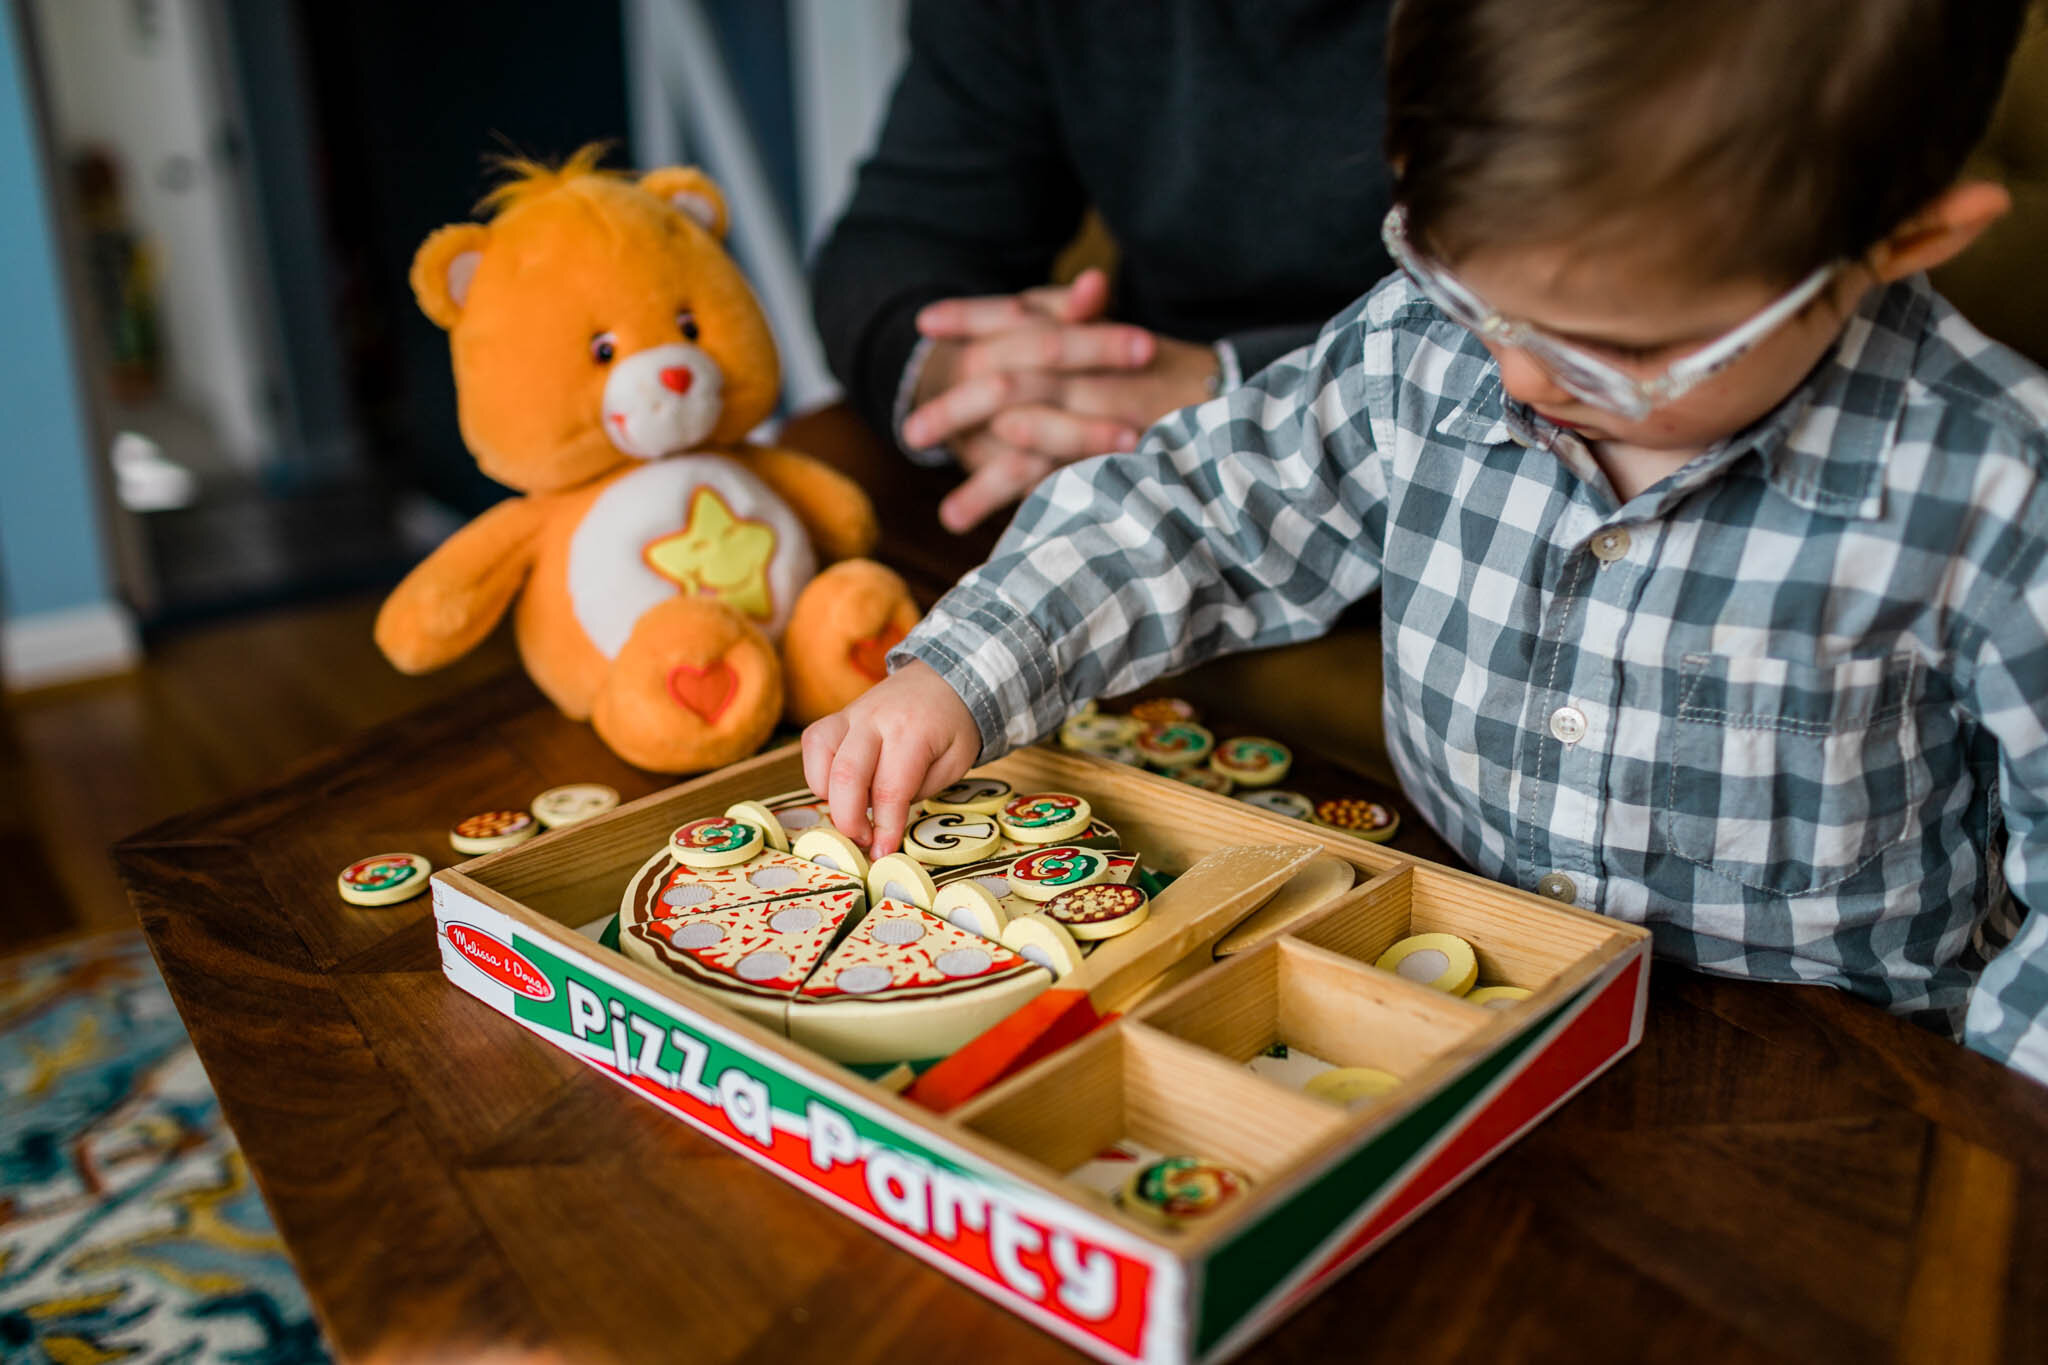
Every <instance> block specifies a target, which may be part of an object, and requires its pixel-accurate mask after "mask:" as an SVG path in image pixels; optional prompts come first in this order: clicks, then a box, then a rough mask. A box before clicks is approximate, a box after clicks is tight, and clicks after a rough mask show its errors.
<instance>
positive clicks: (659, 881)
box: [619, 850, 867, 1033]
mask: <svg viewBox="0 0 2048 1365" xmlns="http://www.w3.org/2000/svg"><path fill="white" fill-rule="evenodd" d="M866 905H867V891H866V888H864V887H863V886H862V885H861V883H860V881H859V879H857V878H854V877H849V876H847V875H846V874H845V873H841V872H834V871H832V870H830V869H828V868H824V867H820V866H818V865H817V864H816V863H813V862H808V861H806V860H804V859H802V858H798V857H794V856H792V855H790V854H787V853H778V852H775V851H773V850H768V851H765V852H763V853H761V854H759V855H758V856H756V857H755V858H753V859H752V860H751V861H749V862H745V863H741V864H739V865H738V866H735V867H718V868H695V867H685V866H683V865H682V864H680V863H678V862H676V861H675V859H674V858H673V857H672V856H671V855H670V854H669V853H668V852H667V850H663V851H662V852H661V853H658V854H656V855H655V856H654V857H652V858H649V859H648V860H647V861H646V862H645V863H643V864H642V865H641V867H640V870H639V871H638V872H636V873H635V874H634V876H633V879H632V881H631V882H629V883H628V884H627V886H626V892H625V895H624V896H622V897H621V898H620V902H619V948H620V950H621V951H622V952H624V953H625V954H626V955H627V956H628V957H631V958H633V959H635V960H636V961H640V962H644V963H646V964H647V965H648V966H650V967H655V968H659V969H661V970H662V971H665V972H668V973H670V974H672V975H674V976H675V977H677V978H678V979H680V980H682V981H683V982H685V983H686V984H688V985H690V986H693V987H696V988H697V989H699V990H702V991H704V992H706V993H707V994H710V995H711V996H713V997H714V998H715V999H716V1000H717V1001H718V1002H719V1003H721V1004H724V1005H726V1006H728V1007H730V1008H732V1009H734V1010H737V1011H738V1012H739V1013H741V1014H744V1015H746V1016H747V1017H748V1018H750V1019H753V1020H754V1021H756V1022H757V1023H761V1024H765V1025H766V1026H768V1027H770V1028H772V1029H774V1030H775V1031H776V1032H778V1033H781V1032H784V1031H785V1030H784V1025H783V1010H784V1006H785V1005H786V1003H787V1001H788V998H789V995H790V993H791V992H793V991H794V990H796V988H797V987H798V986H800V985H802V984H803V981H804V978H805V976H807V975H808V974H809V973H810V970H811V969H812V968H813V967H815V966H816V965H817V964H818V961H819V960H820V959H821V958H822V957H823V956H824V955H825V953H826V952H828V951H830V949H831V946H832V944H833V943H834V942H836V941H837V936H838V934H839V933H840V932H841V931H842V930H843V929H844V928H845V926H846V925H847V924H849V923H851V922H852V921H853V920H854V919H857V918H858V917H859V915H860V913H861V911H862V910H863V909H864V908H865V907H866Z"/></svg>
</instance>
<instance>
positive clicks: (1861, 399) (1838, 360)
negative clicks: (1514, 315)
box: [1436, 275, 1933, 520]
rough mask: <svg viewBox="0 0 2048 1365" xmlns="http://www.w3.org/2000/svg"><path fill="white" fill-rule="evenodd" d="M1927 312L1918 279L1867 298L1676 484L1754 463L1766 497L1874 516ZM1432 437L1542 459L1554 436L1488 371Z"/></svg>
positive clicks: (1551, 427) (1929, 303)
mask: <svg viewBox="0 0 2048 1365" xmlns="http://www.w3.org/2000/svg"><path fill="white" fill-rule="evenodd" d="M1932 308H1933V288H1932V286H1931V285H1929V284H1928V283H1927V279H1926V277H1925V276H1924V275H1915V276H1913V277H1911V278H1909V279H1905V280H1900V281H1898V282H1896V283H1894V284H1891V285H1888V286H1886V287H1885V288H1882V289H1873V290H1871V291H1870V292H1869V293H1868V294H1866V295H1865V296H1864V299H1863V301H1862V303H1861V304H1859V305H1858V306H1857V309H1856V311H1855V313H1854V314H1852V315H1851V316H1850V318H1849V320H1848V322H1847V323H1846V324H1844V325H1843V328H1842V334H1841V336H1839V337H1837V338H1836V339H1835V344H1834V345H1833V346H1832V347H1830V348H1829V350H1828V352H1827V354H1826V355H1825V356H1823V357H1822V359H1821V361H1820V363H1819V364H1818V365H1816V366H1815V367H1814V372H1813V373H1812V374H1811V375H1809V376H1808V377H1807V379H1806V382H1805V383H1803V384H1801V385H1800V386H1799V387H1798V388H1797V389H1795V390H1794V391H1793V392H1792V393H1791V395H1790V396H1788V397H1787V398H1786V399H1785V401H1784V402H1782V403H1780V404H1779V405H1778V406H1777V407H1776V408H1774V409H1772V410H1771V411H1770V412H1769V413H1768V414H1766V415H1765V416H1764V417H1762V418H1761V419H1759V420H1758V421H1757V422H1755V423H1754V424H1752V425H1751V426H1749V427H1748V428H1747V429H1745V430H1743V431H1740V432H1737V433H1736V434H1735V435H1733V436H1731V437H1729V438H1728V439H1727V440H1725V441H1722V442H1721V443H1720V444H1719V445H1717V446H1714V447H1711V448H1710V449H1708V450H1705V451H1702V452H1701V453H1700V455H1699V456H1698V457H1697V458H1695V459H1694V460H1692V461H1691V462H1690V463H1688V464H1687V465H1686V467H1685V469H1684V470H1683V471H1681V473H1682V474H1683V475H1684V476H1685V478H1684V482H1686V483H1687V484H1693V483H1696V482H1697V481H1698V480H1699V479H1703V478H1706V477H1710V476H1711V475H1712V474H1714V473H1715V472H1718V471H1720V470H1722V469H1725V468H1727V467H1728V466H1729V465H1732V464H1733V463H1735V461H1736V460H1737V459H1739V458H1740V457H1741V456H1743V455H1745V454H1749V453H1754V454H1755V455H1756V456H1757V458H1758V459H1759V460H1760V461H1761V462H1762V464H1763V468H1764V473H1765V477H1766V479H1767V480H1768V481H1769V482H1770V485H1771V487H1772V488H1773V489H1775V490H1776V491H1777V492H1778V493H1779V495H1781V496H1782V497H1784V498H1786V499H1787V500H1789V501H1791V502H1793V503H1795V504H1797V505H1798V506H1801V507H1804V508H1806V509H1808V510H1809V511H1815V512H1822V513H1825V514H1828V515H1831V516H1845V517H1857V518H1860V519H1864V520H1870V519H1874V518H1877V517H1880V516H1882V515H1883V514H1884V472H1885V461H1886V458H1887V456H1888V455H1889V453H1890V451H1891V449H1892V446H1893V444H1894V441H1895V438H1896V436H1897V431H1898V425H1899V421H1900V418H1901V417H1902V416H1903V415H1904V413H1905V406H1906V393H1907V388H1908V381H1909V379H1910V378H1911V375H1912V371H1913V363H1914V360H1915V358H1916V357H1917V355H1918V352H1919V345H1920V334H1921V331H1922V329H1923V328H1924V327H1925V326H1926V324H1927V318H1928V314H1929V313H1930V312H1931V311H1932ZM1473 344H1474V345H1477V344H1478V343H1477V341H1476V339H1475V340H1474V342H1473ZM1436 429H1437V431H1438V433H1439V434H1441V435H1444V436H1448V437H1451V438H1453V439H1456V440H1464V441H1470V442H1473V443H1475V444H1479V445H1499V444H1502V443H1504V442H1507V441H1510V440H1513V441H1516V442H1518V443H1520V444H1522V445H1525V446H1531V447H1534V448H1536V449H1539V450H1551V451H1556V450H1558V448H1559V444H1560V443H1559V442H1558V441H1557V439H1556V438H1557V437H1558V435H1559V434H1560V433H1561V431H1562V428H1559V427H1558V426H1556V425H1555V424H1553V423H1551V422H1548V421H1546V420H1544V419H1543V418H1542V417H1540V416H1538V415H1537V414H1536V413H1535V412H1534V411H1532V410H1531V409H1530V408H1529V407H1528V406H1527V405H1526V404H1523V403H1518V402H1515V401H1514V400H1513V399H1510V398H1509V397H1508V396H1507V394H1506V391H1505V390H1503V389H1502V387H1501V383H1500V370H1499V368H1498V367H1497V366H1496V367H1491V368H1490V369H1489V370H1488V373H1487V376H1486V378H1485V379H1484V380H1483V381H1482V382H1481V383H1480V385H1479V386H1478V388H1477V389H1475V390H1474V391H1473V393H1472V396H1471V397H1470V398H1468V399H1466V400H1465V402H1463V403H1462V404H1460V405H1459V406H1457V407H1456V408H1453V409H1452V410H1451V411H1450V413H1449V414H1447V415H1446V416H1445V417H1444V418H1443V420H1442V421H1440V422H1438V423H1437V426H1436Z"/></svg>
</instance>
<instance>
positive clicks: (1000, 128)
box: [812, 0, 1391, 529]
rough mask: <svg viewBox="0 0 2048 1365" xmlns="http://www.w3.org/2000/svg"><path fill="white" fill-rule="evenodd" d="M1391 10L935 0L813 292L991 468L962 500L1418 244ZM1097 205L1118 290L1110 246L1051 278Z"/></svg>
mask: <svg viewBox="0 0 2048 1365" xmlns="http://www.w3.org/2000/svg"><path fill="white" fill-rule="evenodd" d="M1387 10H1388V4H1387V2H1386V0H1114V2H1113V3H1099V2H1098V3H1087V2H1086V0H1066V2H1065V3H1062V2H1061V0H912V3H911V6H910V30H909V32H910V57H909V62H908V64H907V65H906V67H905V69H904V72H903V76H902V79H901V81H900V83H899V84H898V86H897V88H896V92H895V95H894V97H893V99H892V102H891V104H890V107H889V113H888V118H887V120H886V122H885V124H884V126H883V129H882V134H881V139H880V142H879V144H878V145H877V147H876V149H875V152H874V154H873V156H872V157H871V158H870V159H869V160H868V161H867V162H866V163H865V164H864V165H863V166H862V168H861V171H860V176H859V180H858V183H857V185H856V187H855V191H854V194H853V198H852V201H851V203H850V204H849V206H848V208H847V210H846V212H845V214H844V215H843V216H842V217H841V219H840V220H839V222H838V223H837V224H836V225H835V227H834V228H833V231H832V233H831V235H830V237H829V238H828V239H827V240H826V242H825V243H824V245H823V246H822V247H821V248H820V250H819V253H818V256H817V259H816V261H815V263H814V265H813V272H812V293H813V302H814V306H815V309H816V313H817V320H818V327H819V331H820V333H821V334H822V336H823V338H824V342H825V349H826V353H827V355H828V357H829V358H830V361H831V364H832V368H833V371H834V373H836V374H837V375H838V377H839V380H840V382H841V383H843V384H844V385H845V386H846V388H847V391H848V393H849V395H850V396H851V398H852V400H853V402H854V403H855V404H856V405H857V406H858V408H859V409H860V411H861V412H862V413H863V414H864V415H865V416H866V418H867V419H868V421H869V422H870V423H872V424H873V425H874V426H875V428H876V429H877V430H878V431H881V432H884V433H887V434H888V435H889V436H890V437H892V438H894V439H900V440H901V441H902V442H903V443H904V445H905V446H906V448H907V449H909V450H911V451H912V452H913V454H914V455H915V454H918V453H920V452H925V453H927V454H928V453H929V451H930V450H931V449H932V448H938V447H943V451H942V452H941V453H940V454H939V455H938V458H941V459H942V458H945V452H950V454H951V456H952V457H953V458H956V459H957V460H958V461H959V462H960V464H961V465H962V466H963V467H964V468H966V469H967V470H968V471H969V472H970V477H969V479H968V480H967V482H966V483H964V484H963V485H962V487H961V488H960V489H958V490H956V491H955V493H954V494H953V495H952V497H951V498H949V499H948V501H947V503H946V505H945V507H944V508H943V509H942V516H943V517H944V519H945V520H946V522H947V524H948V525H949V526H952V527H953V528H954V529H962V528H964V527H966V526H969V525H972V524H973V523H974V522H976V521H978V520H980V519H981V517H983V516H985V515H986V514H987V513H989V512H991V511H993V510H995V509H996V508H998V507H1001V506H1003V505H1005V504H1007V503H1008V502H1010V501H1013V500H1015V499H1016V498H1017V497H1020V496H1022V494H1023V493H1025V492H1027V491H1029V489H1030V488H1031V486H1032V485H1034V484H1035V483H1036V482H1037V481H1038V479H1039V478H1042V477H1043V476H1044V475H1045V474H1046V473H1049V472H1050V471H1051V470H1052V469H1053V468H1054V467H1055V466H1056V465H1058V464H1060V463H1063V462H1065V461H1067V460H1072V459H1077V458H1081V457H1083V456H1086V455H1093V454H1098V453H1101V452H1103V451H1107V450H1115V449H1128V448H1129V447H1130V446H1132V445H1134V444H1135V443H1136V440H1137V436H1138V434H1139V433H1140V432H1141V431H1142V430H1143V429H1144V428H1145V427H1146V426H1149V425H1150V424H1151V423H1152V422H1153V421H1155V420H1157V419H1158V418H1159V417H1161V416H1163V415H1164V414H1165V413H1167V412H1170V411H1172V410H1174V409H1175V408H1178V407H1182V406H1185V405H1186V404H1189V403H1193V402H1199V401H1200V400H1201V399H1202V398H1204V397H1205V396H1207V395H1208V394H1209V393H1212V392H1215V391H1217V390H1218V389H1219V388H1221V387H1226V386H1228V385H1229V384H1230V383H1233V382H1235V380H1236V379H1237V378H1238V377H1240V376H1242V375H1249V374H1251V373H1253V372H1255V371H1257V370H1258V369H1260V368H1262V367H1263V366H1264V365H1266V364H1267V363H1268V362H1269V361H1271V360H1273V359H1275V358H1277V357H1279V356H1280V355H1283V354H1285V353H1286V352H1287V351H1289V350H1292V349H1293V348H1294V347H1296V346H1298V345H1301V344H1303V343H1304V342H1307V341H1308V340H1310V339H1311V338H1312V337H1313V336H1314V335H1315V332H1316V328H1317V326H1318V325H1319V324H1320V323H1321V322H1322V321H1323V319H1325V318H1327V317H1328V316H1330V315H1331V314H1333V313H1335V312H1337V311H1338V310H1339V309H1341V308H1342V307H1343V306H1344V305H1345V304H1347V303H1349V302H1350V301H1351V300H1352V299H1354V298H1356V297H1357V296H1358V295H1360V294H1362V293H1364V292H1365V291H1366V290H1367V289H1368V288H1370V287H1371V285H1372V284H1373V283H1374V282H1375V281H1376V280H1378V279H1379V278H1380V277H1381V276H1382V275H1384V274H1385V273H1386V272H1387V271H1388V270H1389V269H1391V264H1390V262H1389V261H1388V260H1387V257H1386V254H1385V252H1384V251H1383V250H1382V248H1381V246H1380V241H1379V224H1380V219H1381V217H1382V215H1383V214H1384V213H1385V212H1386V209H1387V206H1388V202H1389V198H1388V188H1387V174H1386V170H1385V167H1384V164H1383V162H1382V157H1381V151H1380V144H1381V132H1382V102H1383V101H1382V80H1383V77H1382V70H1383V65H1384V55H1383V39H1384V34H1385V30H1386V20H1387ZM1091 206H1092V207H1094V208H1095V209H1096V210H1097V212H1098V213H1099V214H1100V215H1101V218H1102V220H1103V222H1104V224H1105V225H1106V226H1107V228H1108V230H1109V233H1110V235H1111V236H1112V237H1113V238H1114V239H1115V241H1116V244H1117V248H1118V253H1119V259H1118V266H1117V271H1116V280H1115V285H1114V287H1113V289H1112V288H1111V286H1110V285H1109V284H1108V282H1107V281H1106V280H1105V279H1104V277H1103V276H1102V275H1101V273H1100V272H1099V271H1090V272H1085V273H1084V274H1082V275H1081V276H1080V277H1079V278H1077V279H1076V280H1075V281H1074V282H1073V283H1072V284H1071V285H1069V286H1067V287H1064V288H1052V287H1047V286H1046V285H1045V281H1046V279H1047V277H1048V274H1049V272H1050V269H1051V266H1052V262H1053V259H1054V257H1055V256H1056V255H1057V254H1058V253H1059V251H1060V250H1061V249H1062V248H1063V247H1064V246H1066V245H1067V243H1068V242H1070V241H1071V240H1072V239H1073V237H1074V235H1075V232H1076V231H1077V229H1078V227H1079V225H1080V223H1081V221H1082V217H1083V215H1084V213H1085V211H1086V210H1087V209H1088V208H1089V207H1091ZM1111 319H1114V321H1110V320H1111Z"/></svg>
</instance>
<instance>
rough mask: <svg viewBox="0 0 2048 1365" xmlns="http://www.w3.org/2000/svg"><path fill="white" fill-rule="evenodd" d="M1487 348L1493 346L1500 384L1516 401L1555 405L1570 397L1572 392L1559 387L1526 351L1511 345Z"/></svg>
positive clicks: (1568, 399)
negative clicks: (1498, 368)
mask: <svg viewBox="0 0 2048 1365" xmlns="http://www.w3.org/2000/svg"><path fill="white" fill-rule="evenodd" d="M1488 349H1490V350H1493V358H1494V360H1495V361H1496V362H1498V363H1499V365H1500V386H1501V387H1502V388H1504V389H1506V390H1507V393H1508V397H1510V398H1512V399H1514V400H1515V401H1516V402H1518V403H1528V404H1530V405H1532V406H1536V407H1557V406H1559V405H1560V404H1564V403H1569V402H1571V401H1572V396H1571V394H1570V393H1568V392H1567V391H1565V390H1564V389H1561V388H1559V387H1558V385H1557V381H1556V380H1555V379H1552V378H1551V377H1550V371H1548V370H1546V369H1544V368H1543V367H1542V366H1541V365H1539V364H1537V363H1536V359H1535V357H1533V356H1531V355H1530V354H1529V353H1528V352H1527V351H1524V350H1521V349H1519V348H1517V347H1513V346H1503V347H1499V348H1498V349H1495V348H1492V347H1489V348H1488Z"/></svg>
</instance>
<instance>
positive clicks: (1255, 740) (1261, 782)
mask: <svg viewBox="0 0 2048 1365" xmlns="http://www.w3.org/2000/svg"><path fill="white" fill-rule="evenodd" d="M1209 766H1210V767H1211V768H1212V769H1214V770H1215V771H1217V772H1219V773H1222V774H1223V775H1224V776H1225V777H1227V778H1229V779H1230V780H1231V781H1233V782H1236V783H1238V784H1239V785H1240V786H1245V787H1270V786H1272V785H1273V784H1274V783H1275V782H1278V781H1280V780H1281V779H1282V778H1284V777H1286V776H1287V772H1288V769H1290V768H1292V767H1293V766H1294V751H1293V750H1292V749H1290V748H1288V747H1287V746H1286V745H1285V744H1282V743H1281V742H1280V741H1279V740H1277V739H1261V738H1259V737H1258V736H1256V735H1239V736H1238V737H1237V738H1235V739H1226V740H1224V741H1222V742H1221V743H1219V744H1218V745H1217V746H1216V752H1215V753H1213V754H1210V755H1209Z"/></svg>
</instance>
